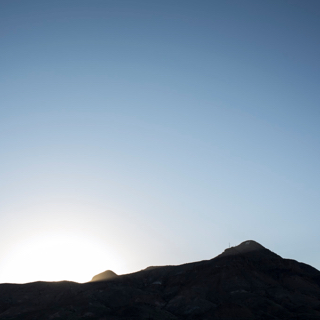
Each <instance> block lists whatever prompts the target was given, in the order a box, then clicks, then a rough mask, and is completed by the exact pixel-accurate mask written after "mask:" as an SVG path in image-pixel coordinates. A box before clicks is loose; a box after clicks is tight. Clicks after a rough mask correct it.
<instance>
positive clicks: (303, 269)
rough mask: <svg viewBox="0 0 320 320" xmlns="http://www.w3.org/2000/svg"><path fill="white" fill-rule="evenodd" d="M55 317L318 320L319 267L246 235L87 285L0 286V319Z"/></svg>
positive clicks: (113, 319) (30, 284) (319, 307)
mask: <svg viewBox="0 0 320 320" xmlns="http://www.w3.org/2000/svg"><path fill="white" fill-rule="evenodd" d="M110 272H112V271H110V270H107V271H106V272H105V273H104V272H103V273H101V274H99V275H100V276H101V275H102V276H103V275H104V274H105V275H107V274H109V275H110ZM111 275H113V273H112V274H111ZM55 318H57V319H70V320H71V319H79V318H84V319H85V318H88V319H89V318H90V319H97V320H102V319H103V320H106V319H111V320H120V319H121V320H124V319H132V320H133V319H136V320H137V319H142V320H143V319H154V320H157V319H159V320H160V319H161V320H167V319H168V320H169V319H170V320H180V319H181V320H182V319H187V320H200V319H203V320H205V319H217V320H233V319H237V320H239V319H242V320H245V319H246V320H247V319H252V320H253V319H255V320H256V319H257V320H260V319H261V320H264V319H267V320H268V319H270V320H271V319H272V320H277V319H289V320H291V319H292V320H293V319H301V320H302V319H303V320H311V319H320V271H318V270H317V269H315V268H313V267H312V266H309V265H307V264H304V263H300V262H297V261H295V260H291V259H283V258H282V257H280V256H279V255H277V254H276V253H273V252H272V251H270V250H269V249H267V248H265V247H263V246H262V245H260V244H259V243H257V242H255V241H253V240H247V241H244V242H242V243H241V244H240V245H238V246H235V247H231V248H227V249H226V250H225V251H224V252H222V253H221V254H220V255H218V256H217V257H215V258H212V259H210V260H203V261H197V262H191V263H186V264H182V265H177V266H156V267H148V268H146V269H144V270H141V271H138V272H134V273H130V274H125V275H118V276H113V277H111V278H109V279H101V278H100V280H99V281H91V282H88V283H84V284H79V283H74V282H57V283H50V282H48V283H46V282H36V283H29V284H24V285H14V284H2V285H0V319H17V320H19V319H21V320H22V319H34V320H42V319H43V320H44V319H55Z"/></svg>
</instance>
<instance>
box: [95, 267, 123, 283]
mask: <svg viewBox="0 0 320 320" xmlns="http://www.w3.org/2000/svg"><path fill="white" fill-rule="evenodd" d="M117 276H118V275H117V274H116V273H115V272H113V271H111V270H107V271H104V272H101V273H99V274H97V275H95V276H94V277H93V278H92V280H91V281H93V282H94V281H106V280H111V279H114V278H116V277H117Z"/></svg>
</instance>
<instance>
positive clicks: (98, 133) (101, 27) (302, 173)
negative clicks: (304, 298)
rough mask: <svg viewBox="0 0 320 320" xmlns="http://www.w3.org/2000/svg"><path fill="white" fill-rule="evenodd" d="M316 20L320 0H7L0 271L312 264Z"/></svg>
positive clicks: (316, 184) (1, 68)
mask: <svg viewBox="0 0 320 320" xmlns="http://www.w3.org/2000/svg"><path fill="white" fill-rule="evenodd" d="M319 34H320V2H319V1H318V0H315V1H312V0H304V1H301V0H290V1H289V0H268V1H265V0H252V1H251V0H243V1H238V0H223V1H222V0H221V1H212V0H197V1H189V0H174V1H173V0H170V1H169V0H162V1H153V0H151V1H150V0H148V1H147V0H140V1H139V0H137V1H132V0H90V1H89V0H85V1H84V0H54V1H49V0H28V1H24V0H2V1H1V2H0V36H1V44H0V82H1V86H0V91H1V94H0V154H1V156H0V159H1V166H0V282H29V281H35V280H52V279H53V278H52V279H51V278H50V275H47V274H45V273H44V274H40V271H37V272H36V273H35V274H34V275H31V273H30V274H28V273H27V271H26V270H32V269H33V270H38V269H37V268H38V267H39V264H40V265H41V266H40V267H39V268H40V269H42V270H45V269H46V268H49V265H50V266H52V265H53V264H55V268H58V267H59V268H60V269H61V274H62V275H61V277H62V278H61V279H60V278H59V279H56V278H55V279H56V280H62V279H68V280H75V281H88V280H90V279H91V277H92V276H93V275H94V274H96V273H99V272H102V271H104V270H106V269H112V270H113V271H115V272H117V273H128V272H133V271H137V270H140V269H143V268H145V267H147V266H150V265H165V264H180V263H185V262H191V261H197V260H203V259H210V258H213V257H215V256H216V255H218V254H219V253H221V252H222V251H223V250H224V249H225V248H226V247H228V246H229V243H230V245H231V246H232V245H237V244H239V243H240V242H242V241H244V240H248V239H253V240H256V241H258V242H259V243H261V244H262V245H264V246H265V247H267V248H269V249H270V250H272V251H274V252H276V253H278V254H280V255H281V256H283V257H285V258H292V259H296V260H298V261H302V262H305V263H308V264H311V265H313V266H314V267H316V268H318V269H319V268H320V257H319V250H320V241H319V240H320V236H319V225H320V214H319V213H320V210H319V209H320V197H319V194H320V170H319V159H320V149H319V142H320V125H319V123H320V106H319V101H320V88H319V84H320V65H319V61H320V59H319V57H320V38H319ZM59 248H61V251H59ZM59 252H60V253H61V254H59ZM62 252H63V255H62ZM67 252H70V255H68V254H67ZM51 259H54V262H53V261H52V260H51ZM75 262H76V264H77V265H78V266H80V265H85V266H86V269H85V270H84V269H83V270H82V269H81V270H80V271H81V272H82V278H81V277H80V276H79V277H78V278H77V277H74V276H73V271H74V269H72V268H74V265H72V263H75ZM67 265H68V266H70V268H71V269H70V270H69V274H67V273H63V272H64V271H63V270H65V268H66V266H67Z"/></svg>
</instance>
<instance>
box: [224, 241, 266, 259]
mask: <svg viewBox="0 0 320 320" xmlns="http://www.w3.org/2000/svg"><path fill="white" fill-rule="evenodd" d="M260 250H266V248H265V247H264V246H262V245H261V244H260V243H258V242H256V241H254V240H246V241H244V242H241V243H240V244H239V245H237V246H235V247H231V248H227V249H226V250H224V252H223V253H222V254H221V255H223V256H227V255H234V254H241V253H246V252H251V251H260ZM221 255H220V256H221Z"/></svg>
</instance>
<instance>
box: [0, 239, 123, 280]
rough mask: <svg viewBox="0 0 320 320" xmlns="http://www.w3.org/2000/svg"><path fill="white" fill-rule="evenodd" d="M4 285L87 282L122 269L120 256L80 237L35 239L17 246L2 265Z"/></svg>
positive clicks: (0, 267)
mask: <svg viewBox="0 0 320 320" xmlns="http://www.w3.org/2000/svg"><path fill="white" fill-rule="evenodd" d="M0 269H1V274H0V276H1V278H0V282H1V283H3V282H12V283H26V282H33V281H39V280H41V281H61V280H70V281H76V282H87V281H90V280H91V278H92V277H93V276H94V275H95V274H97V273H100V272H102V271H104V270H106V269H111V270H113V271H115V272H116V273H119V270H121V269H122V266H121V261H120V259H119V257H117V255H116V254H115V253H114V252H112V250H110V248H104V247H103V246H101V244H99V243H98V242H96V241H92V240H91V239H86V238H85V237H83V236H77V235H45V236H38V237H33V238H31V239H29V240H25V241H24V242H23V243H21V244H19V245H17V246H16V247H15V248H13V250H11V252H10V254H9V255H7V256H6V257H5V259H4V260H3V261H2V263H1V265H0Z"/></svg>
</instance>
